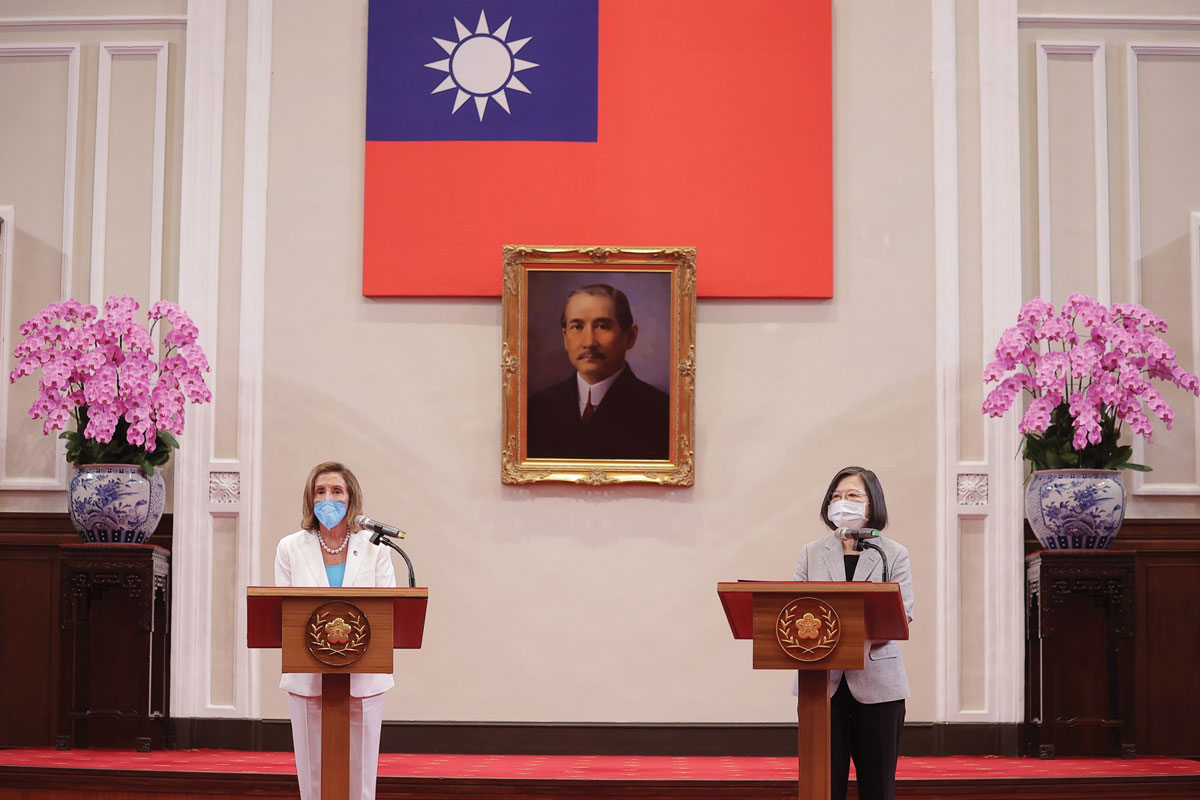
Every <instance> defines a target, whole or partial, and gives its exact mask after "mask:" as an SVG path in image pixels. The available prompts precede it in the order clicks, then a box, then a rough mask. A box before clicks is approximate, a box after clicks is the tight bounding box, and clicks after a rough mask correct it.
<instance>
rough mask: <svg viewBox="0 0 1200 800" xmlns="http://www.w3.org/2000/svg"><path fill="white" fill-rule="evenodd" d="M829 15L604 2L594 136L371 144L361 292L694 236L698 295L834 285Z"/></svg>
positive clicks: (827, 291) (479, 290)
mask: <svg viewBox="0 0 1200 800" xmlns="http://www.w3.org/2000/svg"><path fill="white" fill-rule="evenodd" d="M830 25H831V20H830V3H829V0H813V1H812V2H810V0H743V1H742V2H737V3H730V2H728V0H601V2H600V27H599V86H598V92H599V97H598V119H599V125H598V131H597V139H598V141H596V142H375V141H369V142H367V143H366V163H365V169H366V174H365V179H366V180H365V220H364V245H363V262H364V263H363V294H364V295H367V296H497V295H499V293H500V282H501V274H500V266H501V256H500V249H501V246H502V245H504V244H532V245H613V246H629V247H639V246H641V247H650V246H656V247H657V246H694V247H696V248H697V249H698V254H697V264H698V293H699V295H700V296H702V297H829V296H830V295H831V293H832V284H833V278H832V269H833V267H832V264H833V224H832V217H833V211H832V200H833V197H832V194H833V192H832V183H833V178H832V163H831V161H832V113H831V30H830ZM531 74H532V73H531ZM533 80H534V79H533V78H531V79H530V82H531V83H532V82H533ZM432 86H433V83H431V88H432ZM518 111H519V109H518V108H516V107H514V109H513V112H514V113H517V112H518ZM494 112H498V110H497V109H492V111H489V112H488V113H494ZM499 113H502V112H499Z"/></svg>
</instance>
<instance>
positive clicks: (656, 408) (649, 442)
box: [526, 365, 671, 460]
mask: <svg viewBox="0 0 1200 800" xmlns="http://www.w3.org/2000/svg"><path fill="white" fill-rule="evenodd" d="M528 420H529V438H528V439H527V442H528V448H527V450H526V455H527V456H528V457H529V458H581V459H604V460H624V459H666V458H668V456H669V454H670V444H671V442H670V437H671V403H670V397H669V395H667V393H666V392H664V391H662V390H661V389H658V388H656V387H654V386H651V385H650V384H648V383H646V382H645V381H643V380H639V379H638V377H637V376H636V375H634V374H633V369H632V368H630V367H629V366H628V365H626V367H625V371H624V372H622V373H621V374H620V375H619V376H618V377H617V379H616V380H615V381H614V382H613V384H612V386H611V387H609V389H608V392H607V393H606V394H605V395H604V399H603V400H602V401H601V403H600V405H598V406H596V410H595V412H594V413H593V414H592V417H591V419H590V420H588V421H587V422H584V421H583V420H582V419H581V418H580V413H579V383H578V380H577V379H576V377H575V375H572V376H571V377H569V378H567V379H566V380H565V381H562V382H561V383H556V384H554V385H552V386H548V387H546V388H545V389H542V390H541V391H539V392H536V393H535V394H534V395H533V396H532V397H530V398H529V416H528Z"/></svg>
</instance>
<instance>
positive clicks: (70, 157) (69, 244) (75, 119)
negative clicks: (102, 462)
mask: <svg viewBox="0 0 1200 800" xmlns="http://www.w3.org/2000/svg"><path fill="white" fill-rule="evenodd" d="M79 52H80V44H79V42H61V43H51V44H0V61H2V60H3V59H4V58H20V57H38V58H57V57H62V56H66V58H67V109H66V148H65V152H64V154H63V216H62V260H61V262H60V267H59V299H60V300H66V299H67V298H68V297H70V296H71V283H72V279H73V274H74V266H73V265H74V253H75V181H76V174H75V173H76V161H77V151H78V142H79V69H80V58H79ZM10 208H11V207H10ZM10 217H11V220H10V224H9V226H8V228H9V230H8V233H7V242H6V243H5V247H6V248H7V251H8V252H7V253H5V255H4V258H5V262H4V268H5V273H4V283H3V285H2V287H0V288H3V290H4V297H3V304H2V305H0V329H3V331H7V330H8V329H9V328H10V327H11V322H12V320H11V317H12V270H13V269H15V265H14V263H13V259H14V258H15V257H16V255H17V254H16V253H15V251H14V248H13V239H14V238H15V231H16V226H15V224H12V220H15V209H13V210H12V211H10ZM0 336H3V337H4V338H3V339H0V341H4V342H5V344H4V347H3V349H2V350H0V367H2V368H3V370H2V371H3V375H2V376H0V378H3V379H2V380H0V452H7V451H8V424H7V420H8V403H9V389H8V387H9V382H8V380H7V378H8V373H9V371H10V370H11V366H9V365H10V363H11V359H10V354H11V352H12V345H13V343H12V342H8V341H7V334H6V333H5V334H0ZM48 441H49V443H50V446H51V447H52V448H53V449H54V454H55V457H54V477H53V478H31V477H16V476H11V475H8V474H7V468H6V466H5V460H4V458H3V457H0V490H18V491H40V492H63V491H66V489H67V462H66V457H65V454H66V448H65V445H64V443H63V442H62V440H60V439H57V438H55V439H48Z"/></svg>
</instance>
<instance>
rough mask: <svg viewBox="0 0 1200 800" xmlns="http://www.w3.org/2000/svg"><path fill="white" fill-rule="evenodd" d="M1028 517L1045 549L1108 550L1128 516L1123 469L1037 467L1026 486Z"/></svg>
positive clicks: (1026, 511) (1034, 532) (1026, 513)
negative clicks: (1122, 478) (1126, 515)
mask: <svg viewBox="0 0 1200 800" xmlns="http://www.w3.org/2000/svg"><path fill="white" fill-rule="evenodd" d="M1025 517H1026V519H1028V520H1029V527H1031V528H1032V529H1033V534H1034V536H1036V537H1037V540H1038V541H1039V542H1040V543H1041V545H1042V549H1044V550H1103V549H1105V548H1107V547H1108V545H1109V543H1111V542H1112V540H1113V539H1114V538H1116V535H1117V531H1119V530H1120V529H1121V523H1122V522H1124V521H1125V486H1124V485H1123V484H1122V483H1121V473H1120V472H1118V471H1117V470H1108V469H1047V470H1038V471H1036V472H1034V473H1033V476H1032V477H1031V478H1030V479H1029V485H1028V486H1027V487H1026V488H1025Z"/></svg>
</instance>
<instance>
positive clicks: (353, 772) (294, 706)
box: [288, 692, 383, 800]
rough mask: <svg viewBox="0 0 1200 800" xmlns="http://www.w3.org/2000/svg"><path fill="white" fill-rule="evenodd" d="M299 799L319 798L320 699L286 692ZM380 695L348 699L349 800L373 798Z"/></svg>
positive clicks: (376, 765) (380, 703)
mask: <svg viewBox="0 0 1200 800" xmlns="http://www.w3.org/2000/svg"><path fill="white" fill-rule="evenodd" d="M288 713H289V714H291V717H292V746H293V749H295V751H296V777H297V778H298V779H299V781H300V800H321V698H320V697H305V696H304V695H299V694H292V693H291V692H288ZM382 728H383V695H382V694H373V695H371V696H370V697H351V698H350V800H375V777H376V775H378V773H379V732H380V730H381V729H382Z"/></svg>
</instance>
